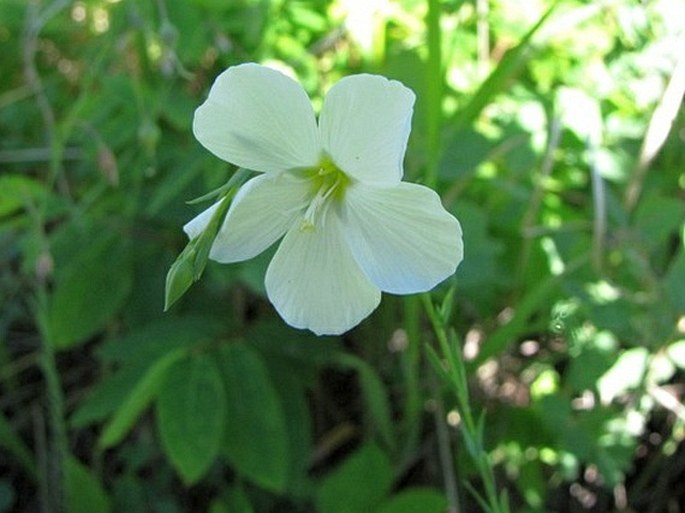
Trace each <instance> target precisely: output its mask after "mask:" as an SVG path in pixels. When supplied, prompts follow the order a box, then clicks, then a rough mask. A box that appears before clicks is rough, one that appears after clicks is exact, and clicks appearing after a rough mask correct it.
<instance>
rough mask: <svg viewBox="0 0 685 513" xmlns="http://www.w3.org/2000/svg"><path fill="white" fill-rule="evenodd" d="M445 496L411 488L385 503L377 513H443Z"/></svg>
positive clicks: (427, 489) (425, 489) (445, 504)
mask: <svg viewBox="0 0 685 513" xmlns="http://www.w3.org/2000/svg"><path fill="white" fill-rule="evenodd" d="M446 508H447V499H446V498H445V494H444V493H441V492H439V491H437V490H433V489H431V488H409V489H407V490H403V491H402V492H400V493H398V494H397V495H394V496H393V497H392V498H390V499H389V500H387V501H386V502H384V503H383V504H382V505H381V507H380V508H378V510H376V513H418V512H421V513H443V512H444V511H445V510H446Z"/></svg>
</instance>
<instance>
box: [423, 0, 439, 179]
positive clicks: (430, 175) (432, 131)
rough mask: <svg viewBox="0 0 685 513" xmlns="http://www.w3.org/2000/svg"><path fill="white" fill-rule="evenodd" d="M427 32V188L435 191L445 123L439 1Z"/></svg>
mask: <svg viewBox="0 0 685 513" xmlns="http://www.w3.org/2000/svg"><path fill="white" fill-rule="evenodd" d="M426 27H427V30H428V69H427V73H426V79H427V80H428V82H427V83H426V91H427V95H426V101H427V109H426V110H427V120H426V149H427V152H428V157H427V163H426V164H427V165H426V185H428V186H429V187H431V188H435V185H436V183H437V181H438V164H439V162H440V125H441V120H442V85H443V74H442V31H441V28H440V0H428V15H427V17H426Z"/></svg>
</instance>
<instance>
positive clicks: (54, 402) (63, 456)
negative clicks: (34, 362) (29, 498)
mask: <svg viewBox="0 0 685 513" xmlns="http://www.w3.org/2000/svg"><path fill="white" fill-rule="evenodd" d="M37 296H38V297H37V308H36V312H35V315H36V319H37V321H38V322H37V324H38V326H39V328H40V332H41V355H40V363H41V369H42V371H43V376H44V377H45V387H46V394H47V400H48V419H49V426H50V434H51V439H50V442H51V444H50V445H51V446H52V450H50V453H51V454H52V457H51V458H50V459H49V460H48V461H49V465H48V466H49V471H48V478H49V481H48V497H49V500H50V503H51V504H50V505H49V506H50V509H51V511H55V512H62V511H66V504H68V496H67V494H68V492H69V490H68V489H67V487H66V486H65V484H66V483H65V477H66V476H65V471H66V461H67V457H68V455H69V444H68V439H67V428H66V423H65V422H64V392H63V391H62V384H61V380H60V377H59V371H58V369H57V361H56V359H55V352H54V348H53V345H52V341H51V340H50V330H49V322H48V314H47V311H48V310H47V292H46V290H45V286H44V285H43V284H40V285H39V286H38V290H37Z"/></svg>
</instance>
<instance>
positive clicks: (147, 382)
mask: <svg viewBox="0 0 685 513" xmlns="http://www.w3.org/2000/svg"><path fill="white" fill-rule="evenodd" d="M186 354H187V351H185V350H184V349H176V350H175V351H172V352H170V353H168V354H167V355H165V356H163V357H162V358H160V359H158V360H157V361H156V362H155V363H154V364H152V365H151V366H150V368H149V369H148V370H147V371H146V372H145V374H144V375H143V376H142V377H141V379H140V380H138V382H137V383H136V385H135V387H134V388H133V390H131V393H130V394H129V395H128V397H127V398H126V400H125V401H124V402H123V404H121V406H119V408H118V409H117V410H116V411H115V412H114V415H113V416H112V418H111V419H110V420H109V422H108V423H107V425H106V426H105V428H104V429H103V431H102V434H101V435H100V439H99V440H98V444H99V445H100V447H101V448H103V449H106V448H108V447H111V446H113V445H116V444H118V443H119V442H120V441H121V440H122V439H123V438H124V437H125V436H126V434H127V433H128V432H129V431H130V429H131V428H132V427H133V425H134V424H135V422H136V420H138V417H140V415H141V414H142V413H143V411H144V410H145V408H147V407H148V405H149V404H150V403H151V402H152V400H153V399H154V398H155V397H156V396H157V393H158V392H159V390H160V388H161V386H162V385H163V383H164V381H165V379H166V377H167V372H168V370H169V367H171V365H173V364H174V363H175V362H177V361H178V360H180V359H182V358H183V357H184V356H185V355H186Z"/></svg>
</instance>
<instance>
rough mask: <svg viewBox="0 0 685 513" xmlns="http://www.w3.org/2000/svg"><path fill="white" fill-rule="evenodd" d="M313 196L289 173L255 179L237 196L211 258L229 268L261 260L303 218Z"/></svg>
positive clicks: (261, 176) (302, 181)
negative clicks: (239, 263) (227, 265)
mask: <svg viewBox="0 0 685 513" xmlns="http://www.w3.org/2000/svg"><path fill="white" fill-rule="evenodd" d="M312 193H313V191H312V190H311V186H310V184H309V183H308V182H307V181H305V180H303V179H300V178H297V177H295V176H293V175H291V174H289V173H280V174H278V175H275V176H274V175H260V176H257V177H256V178H252V179H251V180H249V181H248V182H246V183H245V185H243V186H242V187H241V188H240V190H239V191H238V194H236V196H235V199H234V200H233V203H232V204H231V207H230V208H229V209H228V213H227V214H226V219H225V220H224V224H223V225H222V227H221V229H220V230H219V233H218V234H217V236H216V239H215V240H214V245H213V246H212V250H211V251H210V253H209V257H210V258H211V259H212V260H216V261H217V262H221V263H225V264H227V263H231V262H241V261H243V260H248V259H250V258H252V257H255V256H257V255H258V254H260V253H261V252H262V251H264V250H265V249H267V248H268V247H269V246H271V245H272V244H273V243H274V242H276V241H277V240H278V239H279V238H280V237H281V236H283V234H284V233H285V232H286V231H287V230H288V229H289V228H290V227H291V226H292V225H293V224H294V223H295V221H296V220H297V219H299V218H300V217H301V215H302V210H303V209H304V208H306V206H307V203H308V200H309V198H310V197H311V196H312ZM201 215H202V214H201Z"/></svg>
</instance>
